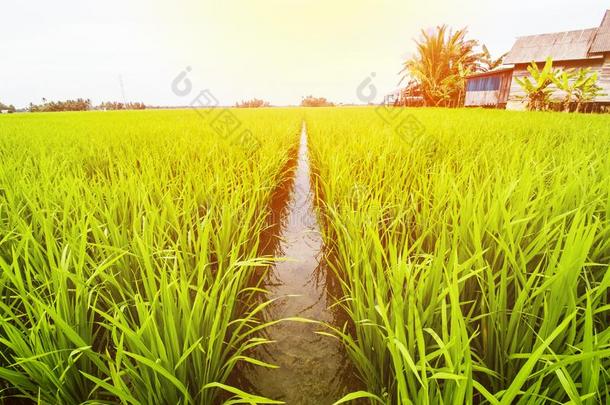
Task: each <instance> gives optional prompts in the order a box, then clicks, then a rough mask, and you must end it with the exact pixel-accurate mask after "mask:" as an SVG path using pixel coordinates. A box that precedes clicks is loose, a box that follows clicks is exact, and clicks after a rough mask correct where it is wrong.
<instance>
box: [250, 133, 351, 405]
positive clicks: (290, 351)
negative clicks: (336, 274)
mask: <svg viewBox="0 0 610 405" xmlns="http://www.w3.org/2000/svg"><path fill="white" fill-rule="evenodd" d="M287 187H288V191H289V192H288V193H287V195H286V198H287V200H286V201H285V202H284V204H286V203H287V205H285V206H284V207H283V208H282V209H281V211H282V215H281V216H280V217H279V218H280V219H279V239H278V241H277V243H276V244H275V252H274V256H275V257H280V258H283V260H282V261H280V262H278V263H276V264H275V265H274V266H273V267H272V269H270V271H269V272H268V275H267V277H266V281H265V288H266V290H267V291H268V292H269V294H268V295H267V298H268V299H276V301H275V302H274V303H273V304H272V305H271V306H270V307H268V310H267V311H266V314H265V318H266V319H267V320H276V319H282V318H288V317H301V318H307V319H311V320H315V321H321V322H327V323H329V324H331V325H332V324H334V325H342V322H343V320H342V319H341V318H342V317H341V315H340V314H339V312H338V311H337V310H336V309H331V308H329V307H330V306H331V305H332V304H333V303H334V297H336V296H338V291H335V290H334V289H336V288H337V285H336V282H333V277H332V275H331V274H330V270H327V269H326V267H325V263H324V244H323V241H322V237H321V233H320V225H319V223H318V220H317V216H316V212H315V209H314V194H313V190H312V187H311V181H310V165H309V157H308V148H307V132H306V128H305V125H303V130H302V132H301V141H300V146H299V151H298V157H297V161H296V169H295V170H294V176H293V180H292V181H291V182H290V183H289V184H287ZM276 209H277V207H276ZM324 330H325V327H324V326H323V325H321V324H317V323H305V322H298V321H284V322H280V323H278V324H276V325H273V326H271V327H269V328H268V329H267V330H266V332H265V333H266V338H268V339H270V340H272V341H274V343H271V344H268V345H265V346H264V349H261V350H259V351H258V353H257V355H256V357H258V358H259V359H261V360H263V361H265V362H268V363H272V364H275V365H277V366H279V368H277V369H263V368H258V367H257V368H255V369H251V370H250V371H249V375H248V376H247V379H248V381H249V382H250V383H251V384H252V386H253V389H254V391H256V392H257V393H258V394H260V395H264V396H266V397H268V398H271V399H276V400H281V401H284V402H285V403H287V404H291V405H292V404H296V405H300V404H316V405H325V404H332V403H333V402H334V401H336V400H338V399H339V398H341V397H342V396H343V395H344V394H345V393H346V392H348V390H350V389H351V388H352V387H353V386H354V381H353V380H354V379H353V374H352V370H351V369H350V367H349V362H348V359H347V357H346V353H345V351H344V350H343V347H342V345H341V343H340V342H339V341H338V340H337V339H334V338H331V337H328V336H323V335H320V334H317V333H316V332H318V331H324ZM326 331H327V330H326Z"/></svg>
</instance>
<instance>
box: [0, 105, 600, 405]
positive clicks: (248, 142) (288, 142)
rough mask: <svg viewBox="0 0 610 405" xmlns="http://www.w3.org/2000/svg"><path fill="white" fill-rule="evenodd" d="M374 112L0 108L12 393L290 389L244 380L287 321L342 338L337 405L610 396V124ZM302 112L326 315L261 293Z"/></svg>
mask: <svg viewBox="0 0 610 405" xmlns="http://www.w3.org/2000/svg"><path fill="white" fill-rule="evenodd" d="M379 112H380V110H378V109H375V108H320V109H316V108H311V109H275V108H274V109H256V110H237V109H235V110H224V112H219V113H217V112H215V111H209V110H208V111H205V110H199V111H189V110H176V111H141V112H104V113H102V112H91V113H57V114H53V113H51V114H43V113H38V114H18V115H12V116H6V117H0V162H1V164H0V296H1V297H2V300H1V301H0V401H4V402H6V403H14V402H16V401H21V402H22V403H41V404H78V403H89V404H94V403H95V404H100V403H108V404H110V403H113V404H114V403H123V404H214V403H222V402H224V403H229V404H230V403H249V404H257V403H258V404H265V403H283V402H282V401H281V398H280V399H278V398H275V397H274V395H271V394H273V393H271V394H270V393H269V392H265V396H263V395H262V394H261V393H260V392H257V389H256V387H252V386H244V385H241V384H240V383H239V381H241V380H240V379H236V378H235V374H236V373H238V372H239V369H240V368H241V366H242V365H248V366H250V367H255V368H261V369H271V370H275V369H274V367H276V365H274V364H272V363H270V362H269V361H268V360H267V358H264V359H261V358H260V357H257V356H256V353H257V352H258V351H259V350H260V349H261V348H263V347H264V348H265V350H267V351H273V350H274V349H273V348H274V347H276V346H277V344H278V343H280V344H281V343H282V342H271V341H270V340H269V339H268V338H267V337H266V334H265V332H264V331H265V330H266V329H268V328H269V326H271V325H277V324H281V323H282V322H293V323H294V322H301V323H308V322H309V323H311V322H320V323H319V324H318V326H319V328H318V332H319V335H320V336H321V337H324V338H327V339H336V340H338V341H339V342H341V344H342V345H343V346H344V347H345V350H346V351H347V357H348V359H349V362H350V364H351V365H352V373H353V375H352V379H353V380H354V384H353V385H354V386H358V387H360V388H358V389H357V390H356V389H355V390H354V392H352V393H351V394H348V395H346V396H344V397H343V398H336V403H381V404H409V403H414V404H419V403H422V404H425V403H430V404H435V403H454V404H462V403H490V404H513V403H528V404H529V403H532V404H537V403H540V404H542V403H575V404H580V403H583V404H594V403H606V402H607V401H609V400H610V374H609V372H608V370H610V272H609V271H608V265H609V264H610V219H609V217H610V195H609V192H610V117H607V116H601V115H600V116H594V115H576V114H570V115H568V114H561V113H519V112H506V111H487V110H449V109H401V110H392V111H390V113H389V115H383V114H379ZM225 113H226V114H229V113H230V115H231V116H232V117H233V119H234V121H235V120H237V121H238V122H239V123H238V124H235V125H233V127H232V128H233V129H234V130H232V129H231V130H228V129H227V127H226V126H223V125H218V121H215V120H213V119H208V118H209V117H210V116H213V115H214V114H225ZM303 121H305V123H306V128H307V136H308V138H307V142H306V146H307V147H308V149H309V151H308V156H309V160H310V166H311V173H312V175H311V185H312V189H313V190H314V193H315V197H316V198H315V208H316V213H317V219H318V221H319V224H320V227H319V228H320V232H321V236H322V241H323V243H324V250H323V252H324V262H325V263H326V266H325V269H326V268H327V270H326V271H328V272H329V274H328V275H326V277H327V278H329V279H332V280H334V282H336V283H338V287H339V288H338V289H333V290H332V291H330V289H329V290H328V294H329V296H330V295H332V296H333V297H334V298H335V299H336V301H337V302H336V303H335V304H334V305H333V309H334V310H340V311H341V312H342V313H344V314H345V315H346V317H344V318H345V319H347V321H342V322H339V321H338V320H337V319H343V318H337V319H336V320H334V321H333V322H326V323H327V324H326V325H325V324H323V321H325V320H320V319H311V320H307V319H305V318H303V319H296V318H295V319H290V320H281V319H269V317H268V316H267V315H266V312H265V311H266V309H268V307H269V306H270V305H271V304H272V301H271V299H261V295H262V296H263V297H264V296H265V289H266V288H267V287H266V286H267V285H268V282H265V281H264V279H266V278H267V277H268V276H267V275H266V271H265V270H266V269H269V268H270V267H273V266H272V265H273V263H275V262H277V260H278V258H277V257H276V256H278V254H271V255H269V254H268V250H267V249H265V246H264V245H265V243H266V242H265V240H266V239H267V238H268V237H267V236H265V233H266V232H268V231H269V230H270V229H271V230H273V231H274V232H275V231H276V228H277V226H276V225H277V224H275V222H278V221H279V222H281V221H282V219H281V218H278V217H277V215H276V213H275V212H274V209H273V205H274V199H275V198H277V195H278V190H282V189H283V188H285V186H286V184H287V183H286V182H287V181H288V180H289V179H290V178H291V176H293V175H294V169H291V167H292V166H293V165H294V160H295V153H296V152H295V151H296V150H297V149H298V148H299V143H300V139H301V137H300V133H301V126H302V123H303ZM404 122H407V124H408V125H406V126H405V125H401V123H404ZM228 132H231V133H230V134H229V133H228ZM291 193H292V194H295V193H296V191H295V190H292V192H291ZM280 194H281V193H280ZM288 194H290V193H288ZM282 195H283V194H282ZM284 198H290V197H286V196H284ZM288 206H290V204H288ZM280 228H281V226H280ZM298 229H300V228H298ZM276 253H277V252H276ZM289 259H290V258H287V260H289ZM282 260H284V259H282ZM274 305H276V306H277V305H278V302H277V301H276V302H275V303H274ZM279 312H282V311H279ZM309 329H310V328H303V330H309ZM290 330H298V328H295V329H290ZM276 336H277V335H276ZM284 343H285V342H284ZM271 358H273V356H271ZM329 361H330V360H329ZM311 368H312V373H315V372H316V370H315V367H313V366H312V367H311ZM277 372H280V373H281V372H282V371H281V368H280V369H277ZM270 379H271V380H273V377H270ZM281 381H282V384H289V381H285V380H281ZM292 383H293V384H294V385H295V386H298V385H299V384H300V381H293V382H292ZM319 384H321V385H322V386H323V384H328V382H326V381H319ZM301 388H302V387H301ZM302 389H303V388H302ZM302 389H301V390H302ZM329 389H330V387H329ZM312 401H313V400H312ZM312 401H310V402H312ZM310 402H307V403H310ZM315 403H316V404H321V403H320V402H319V401H318V402H315Z"/></svg>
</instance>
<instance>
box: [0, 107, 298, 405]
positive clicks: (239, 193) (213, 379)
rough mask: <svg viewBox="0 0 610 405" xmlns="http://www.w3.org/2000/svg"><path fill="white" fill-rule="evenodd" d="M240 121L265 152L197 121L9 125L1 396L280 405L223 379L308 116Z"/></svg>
mask: <svg viewBox="0 0 610 405" xmlns="http://www.w3.org/2000/svg"><path fill="white" fill-rule="evenodd" d="M203 113H206V114H208V113H210V112H203ZM235 114H236V116H237V117H238V118H239V120H241V122H242V127H243V128H246V129H249V130H250V131H251V134H252V135H253V136H255V137H256V138H257V140H258V141H257V147H256V148H252V147H251V146H248V145H245V144H244V143H243V139H240V138H235V137H227V136H220V135H218V134H217V133H216V132H215V131H214V130H213V127H212V126H211V125H208V124H207V123H206V122H205V121H202V119H201V117H200V116H199V115H198V114H197V113H195V112H194V111H154V112H148V111H147V112H122V113H118V112H117V113H86V114H78V113H77V114H73V113H66V114H56V115H53V114H51V115H49V114H28V115H20V116H14V117H3V119H2V120H0V156H1V160H2V165H0V297H1V300H0V398H4V399H6V400H11V401H14V400H16V399H18V398H23V399H25V400H30V401H35V402H39V403H63V404H76V403H96V404H99V403H125V404H139V403H146V404H148V403H155V404H164V403H166V404H187V403H188V404H191V403H192V404H210V403H214V402H215V401H218V400H219V399H220V398H221V393H222V392H223V391H227V392H228V397H233V400H235V401H247V402H258V403H273V401H270V400H266V399H264V398H259V397H256V396H253V395H249V394H247V393H245V392H242V391H240V390H239V389H237V388H235V387H230V386H228V385H227V380H228V378H229V376H230V374H231V373H232V370H233V369H234V367H235V365H236V364H237V363H239V362H255V361H254V360H252V359H250V358H249V357H248V356H246V355H245V353H246V352H247V351H248V350H249V349H251V348H252V347H255V346H257V345H260V344H263V343H264V340H263V339H260V338H258V337H257V335H256V333H255V332H256V330H257V329H259V328H261V327H264V325H262V324H260V322H258V318H257V313H258V312H260V311H261V309H262V307H264V305H266V304H265V303H262V304H256V305H255V306H254V305H251V304H249V302H250V301H249V299H248V298H249V296H250V295H251V294H253V293H254V292H255V291H256V288H255V286H250V285H249V284H248V280H249V276H250V275H251V274H252V272H253V270H254V269H256V268H257V267H258V266H261V265H263V264H264V263H265V262H266V260H267V259H264V258H259V257H258V256H259V254H258V253H259V239H258V236H259V234H260V233H261V232H262V230H263V228H264V227H265V216H266V213H267V204H268V203H269V199H270V197H271V195H272V192H273V190H274V189H275V188H276V187H277V185H278V184H279V183H280V182H281V181H282V177H283V174H282V167H283V166H284V165H285V163H286V161H287V159H288V155H287V152H288V150H289V149H290V148H293V147H294V145H296V144H297V142H298V134H299V129H300V125H301V117H300V113H298V112H290V111H286V110H273V111H271V110H265V111H257V112H252V111H239V112H237V111H236V112H235ZM225 397H227V396H225Z"/></svg>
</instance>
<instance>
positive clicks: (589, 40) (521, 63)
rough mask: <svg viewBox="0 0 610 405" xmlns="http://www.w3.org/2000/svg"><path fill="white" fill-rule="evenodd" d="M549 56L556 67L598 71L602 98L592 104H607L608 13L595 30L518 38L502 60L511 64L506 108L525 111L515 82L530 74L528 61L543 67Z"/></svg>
mask: <svg viewBox="0 0 610 405" xmlns="http://www.w3.org/2000/svg"><path fill="white" fill-rule="evenodd" d="M549 57H550V58H552V59H553V66H554V67H556V68H563V69H578V68H591V69H592V70H593V71H596V72H598V84H599V85H600V86H601V87H602V88H603V90H602V94H603V95H602V96H599V97H598V98H597V99H595V100H593V102H594V103H597V104H601V105H607V104H610V10H608V11H606V15H605V16H604V18H603V20H602V23H601V25H600V26H599V27H597V28H589V29H585V30H578V31H566V32H557V33H552V34H540V35H530V36H526V37H520V38H518V39H517V42H516V43H515V45H513V47H512V49H511V50H510V52H509V53H508V55H507V56H506V58H505V59H504V62H505V63H507V64H512V65H514V70H513V73H512V77H513V79H512V83H511V86H510V91H509V97H508V102H507V108H508V109H513V110H522V109H525V103H524V101H523V96H524V95H525V93H524V92H523V89H522V88H521V86H520V85H519V84H518V83H517V82H516V81H515V79H516V78H519V77H523V76H527V75H529V73H528V71H527V67H528V66H529V65H530V64H531V62H536V63H537V64H539V66H540V67H542V66H543V65H544V62H545V61H546V59H547V58H549Z"/></svg>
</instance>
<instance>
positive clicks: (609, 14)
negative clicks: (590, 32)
mask: <svg viewBox="0 0 610 405" xmlns="http://www.w3.org/2000/svg"><path fill="white" fill-rule="evenodd" d="M589 52H593V53H596V52H610V10H607V11H606V15H605V16H604V19H603V20H602V23H601V25H600V26H599V29H598V30H597V35H596V36H595V39H594V40H593V44H591V49H590V51H589Z"/></svg>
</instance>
